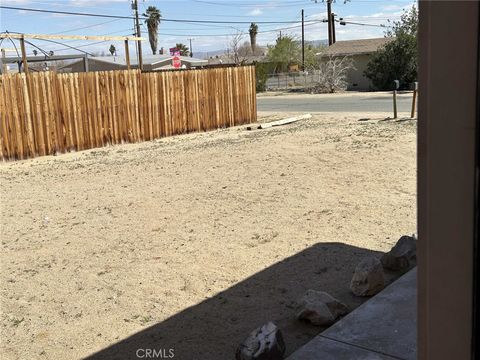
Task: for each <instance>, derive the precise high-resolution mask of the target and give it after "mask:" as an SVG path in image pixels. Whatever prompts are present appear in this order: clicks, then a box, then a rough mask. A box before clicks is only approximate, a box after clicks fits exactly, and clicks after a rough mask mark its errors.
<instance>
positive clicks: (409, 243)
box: [380, 236, 417, 271]
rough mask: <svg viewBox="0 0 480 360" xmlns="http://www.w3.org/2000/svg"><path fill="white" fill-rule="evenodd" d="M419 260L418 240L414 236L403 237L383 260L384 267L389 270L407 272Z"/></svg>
mask: <svg viewBox="0 0 480 360" xmlns="http://www.w3.org/2000/svg"><path fill="white" fill-rule="evenodd" d="M416 260H417V239H416V238H415V237H413V236H402V237H401V238H400V239H399V240H398V241H397V243H396V244H395V246H394V247H393V248H392V250H390V251H389V252H388V253H386V254H384V255H383V256H382V258H381V260H380V261H381V262H382V265H383V267H384V268H385V269H389V270H395V271H398V270H406V269H408V268H410V267H411V266H413V265H414V264H415V263H416Z"/></svg>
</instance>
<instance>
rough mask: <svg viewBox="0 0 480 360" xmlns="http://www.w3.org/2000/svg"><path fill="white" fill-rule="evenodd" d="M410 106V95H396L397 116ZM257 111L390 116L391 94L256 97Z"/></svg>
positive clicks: (407, 110) (406, 110)
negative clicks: (378, 113)
mask: <svg viewBox="0 0 480 360" xmlns="http://www.w3.org/2000/svg"><path fill="white" fill-rule="evenodd" d="M411 106H412V94H411V93H404V94H399V95H398V98H397V107H398V111H399V112H409V111H410V110H411ZM257 108H258V110H259V111H294V112H296V111H298V112H342V111H347V112H350V111H351V112H377V111H378V112H393V101H392V94H388V93H377V94H372V93H368V94H365V95H362V94H361V93H355V94H353V95H350V94H346V95H343V94H323V95H304V94H302V95H299V94H292V95H280V96H259V97H258V101H257Z"/></svg>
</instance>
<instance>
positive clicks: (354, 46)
mask: <svg viewBox="0 0 480 360" xmlns="http://www.w3.org/2000/svg"><path fill="white" fill-rule="evenodd" d="M392 39H393V38H385V37H383V38H375V39H360V40H347V41H337V42H336V43H335V44H333V45H330V46H328V47H326V48H325V50H324V51H322V52H320V53H318V54H317V55H321V56H324V55H327V56H330V55H331V56H347V55H360V54H372V53H374V52H375V51H377V50H378V49H379V48H380V47H382V46H383V45H385V44H387V43H388V42H390V41H392Z"/></svg>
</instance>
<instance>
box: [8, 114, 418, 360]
mask: <svg viewBox="0 0 480 360" xmlns="http://www.w3.org/2000/svg"><path fill="white" fill-rule="evenodd" d="M267 115H268V116H267ZM285 115H286V114H276V115H275V116H273V115H272V114H263V119H264V120H265V119H273V118H280V117H283V116H285ZM378 116H379V115H378V113H377V114H376V115H375V114H348V113H336V114H331V113H330V114H329V113H324V114H321V113H318V114H314V117H313V118H312V119H310V120H305V121H301V122H297V123H295V124H291V125H287V126H281V127H275V128H270V129H264V130H255V131H246V130H245V127H236V128H231V129H225V130H219V131H214V132H209V133H202V134H189V135H183V136H176V137H172V138H166V139H161V140H157V141H152V142H147V143H142V144H126V145H120V146H114V147H107V148H102V149H94V150H90V151H84V152H79V153H72V154H65V155H59V156H56V157H44V158H37V159H32V160H28V161H19V162H15V163H2V164H0V176H1V191H0V196H1V200H0V201H1V246H2V249H1V258H0V261H1V278H0V279H1V353H2V356H1V358H2V359H5V360H6V359H79V358H89V359H137V358H141V356H142V355H144V354H145V351H144V350H145V349H156V350H157V354H158V351H162V352H163V355H164V357H163V358H168V356H170V358H171V355H174V358H175V359H182V360H183V359H187V360H191V359H199V360H217V359H218V360H227V359H233V358H234V353H235V349H236V347H237V346H238V344H239V343H240V342H241V341H242V340H243V339H244V338H245V337H246V336H247V335H248V333H249V332H250V331H251V330H253V329H254V328H256V327H257V326H260V325H262V324H263V323H265V322H266V321H268V320H273V321H274V322H275V323H276V324H277V325H278V326H279V327H280V328H281V330H282V332H283V335H284V338H285V341H286V344H287V354H290V353H291V352H293V351H294V350H295V349H296V348H298V347H299V346H301V345H302V344H304V343H306V342H307V341H308V340H309V339H311V338H312V337H313V336H314V335H315V334H317V333H319V332H320V331H321V330H323V329H322V328H318V327H314V326H311V325H308V324H306V323H300V322H298V321H296V320H295V312H296V310H295V300H296V299H298V298H299V297H300V296H301V295H303V293H304V292H305V291H306V290H307V289H316V290H324V291H327V292H329V293H330V294H332V295H333V296H336V297H337V298H339V299H340V300H342V301H343V302H345V303H346V304H347V305H348V306H349V307H350V308H351V309H354V308H355V307H357V306H358V305H360V304H361V303H362V302H363V301H365V299H362V298H356V297H355V296H353V295H352V294H351V293H350V292H349V282H350V279H351V276H352V272H353V270H354V268H355V266H356V264H357V263H358V262H359V261H360V260H361V259H362V258H363V257H365V256H370V255H376V256H379V255H380V252H383V251H388V250H389V249H390V248H391V246H392V245H393V244H394V243H395V242H396V241H397V240H398V238H399V237H400V236H401V235H403V234H409V235H411V234H412V233H416V121H412V120H403V121H402V120H401V121H394V120H386V121H384V120H382V119H381V118H379V117H378ZM398 275H399V274H388V276H389V280H392V279H393V278H394V277H396V276H398ZM139 349H140V350H141V351H140V352H139ZM142 349H143V350H142ZM170 349H172V350H171V351H170Z"/></svg>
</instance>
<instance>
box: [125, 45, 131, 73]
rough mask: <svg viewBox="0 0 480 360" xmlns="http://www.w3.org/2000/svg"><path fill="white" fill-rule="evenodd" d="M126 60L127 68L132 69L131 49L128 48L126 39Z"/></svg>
mask: <svg viewBox="0 0 480 360" xmlns="http://www.w3.org/2000/svg"><path fill="white" fill-rule="evenodd" d="M125 62H126V63H127V70H130V68H131V67H130V49H129V48H128V40H125Z"/></svg>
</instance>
